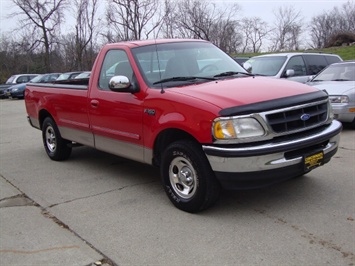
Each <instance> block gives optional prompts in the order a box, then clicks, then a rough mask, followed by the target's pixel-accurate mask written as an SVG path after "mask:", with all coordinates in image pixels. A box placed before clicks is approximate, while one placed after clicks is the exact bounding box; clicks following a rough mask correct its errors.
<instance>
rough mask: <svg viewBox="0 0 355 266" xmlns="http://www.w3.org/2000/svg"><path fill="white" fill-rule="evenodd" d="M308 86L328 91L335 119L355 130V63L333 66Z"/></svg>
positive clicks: (349, 62)
mask: <svg viewBox="0 0 355 266" xmlns="http://www.w3.org/2000/svg"><path fill="white" fill-rule="evenodd" d="M307 84H308V85H311V86H313V87H316V88H318V89H320V90H325V91H327V93H328V94H329V98H330V101H331V104H332V108H333V112H334V118H335V119H337V120H339V121H341V122H345V123H351V125H352V127H353V128H354V129H355V61H344V62H341V63H335V64H332V65H330V66H328V67H327V68H325V69H324V70H323V71H322V72H320V73H319V74H318V75H317V76H315V77H314V78H313V79H312V80H311V81H310V82H307Z"/></svg>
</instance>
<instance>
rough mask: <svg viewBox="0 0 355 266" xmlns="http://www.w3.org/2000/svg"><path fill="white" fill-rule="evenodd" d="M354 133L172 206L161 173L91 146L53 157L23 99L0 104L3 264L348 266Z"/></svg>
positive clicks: (352, 252) (352, 244)
mask: <svg viewBox="0 0 355 266" xmlns="http://www.w3.org/2000/svg"><path fill="white" fill-rule="evenodd" d="M354 162H355V130H352V129H349V128H344V129H343V132H342V135H341V144H340V148H339V151H338V153H337V154H336V155H335V158H333V160H332V161H331V162H330V163H329V164H327V165H325V166H323V167H320V168H317V169H315V170H314V171H312V172H310V173H309V174H308V175H306V176H303V177H301V178H297V179H292V180H290V181H288V182H285V183H281V184H278V185H275V186H273V187H270V188H266V189H262V190H252V191H239V192H235V191H234V192H233V191H224V192H223V193H222V196H221V198H220V200H219V201H218V202H217V204H216V205H215V206H213V208H211V209H209V210H207V211H204V212H202V213H199V214H189V213H185V212H182V211H179V210H178V209H176V208H175V207H173V205H172V204H171V203H170V201H169V200H168V198H167V196H166V195H165V193H164V191H163V189H162V186H161V184H160V180H159V171H158V170H157V169H155V168H152V167H150V166H148V165H144V164H140V163H136V162H133V161H129V160H126V159H123V158H120V157H116V156H113V155H109V154H106V153H103V152H99V151H96V150H94V149H91V148H88V147H78V148H75V149H74V150H73V153H72V156H71V157H70V158H69V160H67V161H64V162H54V161H51V160H50V159H49V158H48V157H47V155H46V153H45V151H44V148H43V145H42V141H41V132H40V131H39V130H36V129H34V128H31V127H30V125H29V124H28V123H27V121H26V112H25V106H24V101H23V100H15V99H14V100H11V99H5V100H1V101H0V264H1V265H81V266H84V265H100V264H101V265H105V264H106V265H355V221H354V219H355V207H354V206H355V192H354V191H355V166H354Z"/></svg>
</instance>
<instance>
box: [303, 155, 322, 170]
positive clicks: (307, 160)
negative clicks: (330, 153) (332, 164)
mask: <svg viewBox="0 0 355 266" xmlns="http://www.w3.org/2000/svg"><path fill="white" fill-rule="evenodd" d="M323 158H324V154H323V152H322V151H321V152H318V153H314V154H311V155H307V156H305V157H304V169H305V170H306V171H309V170H312V169H314V168H316V167H318V166H321V165H322V164H323Z"/></svg>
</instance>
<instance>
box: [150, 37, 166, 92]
mask: <svg viewBox="0 0 355 266" xmlns="http://www.w3.org/2000/svg"><path fill="white" fill-rule="evenodd" d="M154 42H155V52H156V54H157V60H158V69H159V79H160V80H161V79H162V78H161V69H160V60H159V53H158V45H157V39H154ZM153 63H154V62H153ZM153 65H154V64H153ZM160 87H161V90H160V93H161V94H163V93H165V91H164V87H163V83H160Z"/></svg>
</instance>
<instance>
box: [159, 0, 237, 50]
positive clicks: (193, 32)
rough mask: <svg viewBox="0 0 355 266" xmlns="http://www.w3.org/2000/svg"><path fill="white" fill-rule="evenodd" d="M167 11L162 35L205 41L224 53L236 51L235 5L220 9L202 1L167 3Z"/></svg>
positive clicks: (186, 0)
mask: <svg viewBox="0 0 355 266" xmlns="http://www.w3.org/2000/svg"><path fill="white" fill-rule="evenodd" d="M166 10H167V12H166V14H169V15H166V17H165V20H164V30H163V32H164V34H165V36H170V37H171V36H174V37H181V38H198V39H204V40H208V41H211V42H212V43H214V44H215V45H217V46H219V47H220V48H221V49H223V50H224V51H226V52H235V50H236V47H238V45H239V44H240V41H241V36H240V35H239V33H238V31H237V28H238V21H237V20H236V19H235V18H236V17H238V16H237V13H238V11H239V6H238V5H237V4H233V5H228V6H225V8H224V9H221V8H218V6H217V5H216V4H214V3H211V2H208V1H203V0H183V1H179V2H177V3H176V2H175V3H172V2H169V1H166Z"/></svg>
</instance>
